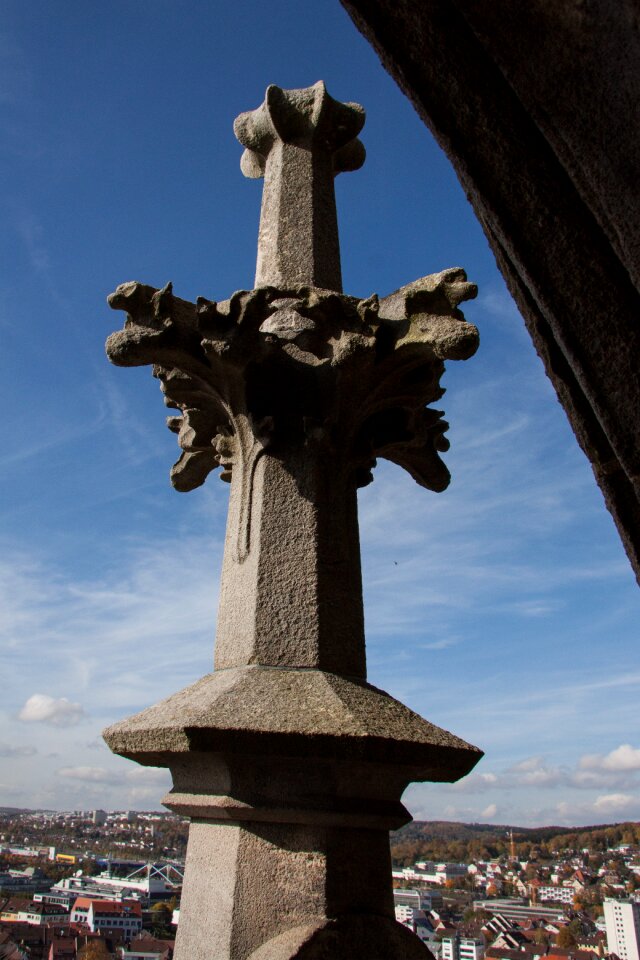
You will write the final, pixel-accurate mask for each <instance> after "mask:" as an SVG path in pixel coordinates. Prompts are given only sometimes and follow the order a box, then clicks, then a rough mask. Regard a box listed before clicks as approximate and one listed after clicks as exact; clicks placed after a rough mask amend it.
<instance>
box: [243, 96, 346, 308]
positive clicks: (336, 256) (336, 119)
mask: <svg viewBox="0 0 640 960" xmlns="http://www.w3.org/2000/svg"><path fill="white" fill-rule="evenodd" d="M363 123H364V111H363V109H362V107H360V106H359V105H358V104H351V103H349V104H345V103H339V102H338V101H336V100H334V99H333V98H332V97H330V96H329V94H328V93H327V91H326V88H325V86H324V84H323V83H321V82H320V83H316V84H315V85H314V86H313V87H309V88H307V89H305V90H281V89H280V88H279V87H276V86H271V87H269V88H268V89H267V92H266V95H265V100H264V103H263V104H262V105H261V106H260V107H258V108H257V110H253V111H251V112H249V113H243V114H241V115H240V116H239V117H238V119H237V120H236V122H235V127H234V129H235V132H236V136H237V137H238V139H239V140H240V142H241V143H242V144H243V145H244V146H245V147H246V150H245V153H244V155H243V158H242V164H241V166H242V170H243V173H244V174H245V175H246V176H248V177H262V176H264V190H263V194H262V209H261V213H260V230H259V234H258V259H257V266H256V279H255V285H256V287H265V286H274V287H281V288H283V287H292V286H302V285H308V286H315V287H320V288H324V289H326V290H337V291H341V290H342V276H341V270H340V244H339V240H338V219H337V214H336V201H335V192H334V186H333V179H334V176H335V175H336V174H337V173H340V172H341V171H342V170H355V169H357V167H359V166H361V164H362V163H363V162H364V147H363V146H362V144H361V143H360V142H359V141H358V140H356V139H355V137H356V134H357V133H358V132H359V131H360V129H361V127H362V125H363Z"/></svg>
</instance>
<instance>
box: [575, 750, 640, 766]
mask: <svg viewBox="0 0 640 960" xmlns="http://www.w3.org/2000/svg"><path fill="white" fill-rule="evenodd" d="M579 766H580V769H581V770H611V771H615V772H618V771H620V772H622V771H632V770H640V749H638V748H637V747H632V746H631V744H629V743H623V744H621V745H620V746H619V747H616V749H615V750H612V751H611V752H610V753H607V754H601V753H589V754H586V755H585V756H583V757H581V758H580V763H579Z"/></svg>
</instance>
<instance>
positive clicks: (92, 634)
mask: <svg viewBox="0 0 640 960" xmlns="http://www.w3.org/2000/svg"><path fill="white" fill-rule="evenodd" d="M3 13H4V17H3V26H2V28H1V31H0V89H1V91H2V92H1V93H0V112H1V116H2V140H1V147H0V152H1V158H2V165H3V167H4V171H3V176H2V177H1V178H0V181H1V182H2V184H3V186H2V187H1V188H0V191H1V193H0V205H1V210H2V221H3V223H4V230H3V231H2V235H1V236H0V257H1V262H2V264H3V270H2V272H1V274H0V284H1V287H0V289H1V292H2V302H1V305H0V336H1V339H2V344H3V346H2V352H1V359H0V364H1V365H2V382H3V387H4V396H5V398H6V399H5V431H4V443H3V445H2V449H1V451H0V463H1V465H2V470H1V471H0V484H1V492H0V504H1V506H0V510H1V512H2V521H3V522H2V526H1V533H0V540H1V542H2V546H3V550H2V553H1V554H0V592H1V596H2V611H3V613H2V622H1V623H0V637H1V638H2V639H1V642H2V651H3V653H2V665H3V670H2V675H3V697H2V701H1V703H0V804H5V805H24V806H47V807H57V808H61V809H65V808H93V807H97V806H101V807H108V808H122V807H137V808H141V809H144V808H147V809H148V808H151V807H154V806H157V804H158V801H159V798H160V797H161V796H162V793H163V791H164V788H165V786H166V785H167V775H166V773H165V772H164V771H157V770H148V769H143V768H139V767H136V766H135V765H134V764H131V763H129V762H127V761H124V760H121V759H120V758H116V757H112V756H111V755H110V754H109V752H108V751H107V750H106V748H105V747H104V745H102V743H101V740H100V731H101V729H102V728H103V727H105V726H107V725H108V724H110V723H112V722H113V721H115V720H117V719H119V718H122V717H124V716H126V715H128V714H130V713H132V712H135V711H137V710H139V709H141V708H142V707H144V706H146V705H148V704H150V703H153V702H155V701H157V700H158V699H160V698H161V697H163V696H166V695H168V694H169V693H172V692H174V691H176V690H177V689H179V688H180V687H181V686H185V685H186V684H188V683H190V682H192V681H193V680H195V679H197V678H198V677H199V676H201V675H202V674H203V673H205V672H207V671H208V670H210V668H211V658H212V645H213V637H214V629H215V614H216V605H217V590H218V578H219V572H220V562H221V555H222V542H223V537H224V523H225V516H226V502H227V496H228V488H227V487H226V485H223V484H221V483H220V482H219V480H218V479H217V477H216V475H215V474H214V475H212V476H211V477H210V478H209V480H208V482H207V484H206V485H205V486H204V487H203V488H201V489H199V490H197V491H194V492H193V493H190V494H188V495H182V494H178V493H176V492H174V491H173V490H172V488H171V487H170V484H169V481H168V471H169V467H170V465H171V463H172V462H173V461H174V459H175V458H176V454H177V449H176V445H175V437H174V436H173V435H172V434H170V433H169V432H168V431H167V430H166V428H165V427H164V416H165V411H164V408H163V406H162V402H161V397H160V395H159V392H158V386H157V383H156V381H154V380H153V379H152V378H151V376H150V373H149V371H148V370H147V369H140V370H121V369H116V368H114V367H111V366H110V365H109V364H108V362H107V360H106V359H105V356H104V349H103V343H104V340H105V338H106V336H107V335H108V334H109V333H110V332H111V331H112V330H115V329H117V328H119V327H120V325H121V321H122V316H121V314H116V313H112V312H111V311H110V310H109V309H108V307H107V306H106V303H105V297H106V296H107V294H108V293H110V292H111V291H112V290H113V289H115V287H116V286H117V285H118V284H119V283H121V282H124V281H127V280H131V279H136V280H141V281H144V282H146V283H150V284H152V285H154V286H158V287H159V286H162V285H164V284H165V283H166V282H167V281H168V280H172V281H173V283H174V290H175V292H176V293H177V294H178V295H179V296H181V297H184V298H185V299H191V300H194V299H195V298H196V297H197V296H199V295H202V296H207V297H210V298H212V299H224V298H225V297H228V296H229V295H230V294H231V293H232V292H233V291H234V290H236V289H240V288H247V287H250V286H251V285H252V283H253V274H254V268H255V252H256V238H257V225H258V216H259V204H260V193H261V182H260V181H249V180H245V179H244V178H243V177H242V175H241V173H240V169H239V159H240V154H241V148H240V146H239V144H238V143H237V142H236V140H235V138H234V136H233V133H232V122H233V119H234V117H235V116H236V115H237V114H238V113H240V112H242V111H244V110H248V109H252V108H254V107H256V106H257V105H258V104H259V103H260V102H261V100H262V98H263V95H264V90H265V88H266V86H267V85H268V84H269V83H272V82H273V83H277V84H279V85H280V86H284V87H297V86H307V85H309V84H311V83H313V82H315V81H316V80H318V79H324V80H325V82H326V83H327V86H328V89H329V91H330V93H331V94H332V95H333V96H334V97H336V98H339V99H342V100H355V101H357V102H360V103H362V104H363V105H364V107H365V108H366V110H367V123H366V125H365V128H364V131H363V134H362V139H363V141H364V143H365V145H366V148H367V153H368V157H367V161H366V163H365V166H364V167H363V168H362V169H361V170H360V171H358V172H356V173H351V174H344V175H342V176H341V177H339V178H338V181H337V196H338V206H339V218H340V231H341V244H342V263H343V276H344V286H345V291H346V292H348V293H350V294H353V295H359V296H367V295H368V294H370V293H371V292H373V291H376V292H378V293H380V294H387V293H389V292H391V291H392V290H394V289H396V288H397V287H399V286H401V285H403V284H405V283H407V282H409V281H411V280H413V279H415V278H417V277H420V276H423V275H425V274H428V273H432V272H435V271H438V270H441V269H444V268H446V267H451V266H457V265H461V266H464V267H465V268H466V270H467V272H468V274H469V277H470V279H472V280H474V281H475V282H477V283H478V285H479V287H480V295H479V297H478V299H477V300H476V301H475V302H473V303H471V304H467V305H466V310H465V312H466V315H467V317H468V318H469V319H470V320H472V321H473V322H475V323H477V325H478V326H479V328H480V333H481V347H480V350H479V352H478V354H477V355H476V357H474V358H473V359H471V360H470V361H468V362H466V363H462V364H452V365H450V367H449V369H448V371H447V373H446V375H445V379H444V385H445V386H446V387H447V393H446V395H445V398H444V400H443V405H444V408H445V410H446V415H447V419H448V420H449V422H450V424H451V428H450V431H449V438H450V440H451V443H452V448H451V450H450V452H449V453H448V454H447V455H446V461H447V464H448V466H449V467H450V469H451V472H452V475H453V480H452V484H451V486H450V488H449V489H448V490H447V491H446V492H445V493H444V494H439V495H436V494H431V493H429V492H426V491H424V490H422V489H420V488H418V487H417V486H416V485H415V483H414V482H413V481H412V480H411V478H410V477H409V476H408V475H406V474H403V473H402V472H401V471H400V470H399V469H398V468H396V467H395V466H393V465H391V464H386V463H381V464H380V465H379V467H378V469H377V472H376V479H375V482H374V483H373V484H372V485H371V486H370V487H368V488H366V489H365V490H363V491H362V492H361V495H360V517H361V534H362V551H363V574H364V586H365V605H366V607H365V610H366V621H367V637H368V660H369V676H370V679H371V681H372V682H373V683H375V684H377V685H379V686H381V687H383V688H384V689H386V690H388V691H389V692H390V693H392V694H393V695H394V696H397V697H398V698H399V699H401V700H403V701H404V702H406V703H407V704H408V705H410V706H411V707H412V708H414V709H415V710H417V711H418V712H420V713H421V714H422V715H423V716H426V717H427V718H428V719H430V720H432V721H433V722H435V723H438V724H440V725H442V726H444V727H446V728H448V729H450V730H452V731H453V732H455V733H457V734H459V735H460V736H463V737H465V738H466V739H468V740H470V741H471V742H473V743H475V744H477V745H478V746H480V747H482V748H483V749H484V751H485V753H486V756H485V758H484V760H482V761H481V763H480V764H479V766H478V767H477V770H476V772H475V773H474V774H472V775H471V777H469V778H467V779H466V780H465V781H462V782H461V783H460V784H458V785H454V786H442V785H438V786H432V785H414V786H412V787H410V788H409V790H408V791H407V794H406V797H405V800H406V803H407V805H408V806H409V808H410V809H411V811H412V812H413V813H414V815H415V816H417V817H421V818H438V819H439V818H445V819H459V820H483V821H487V822H497V823H505V822H509V823H514V824H521V825H526V824H541V823H557V824H583V823H594V822H598V823H603V822H609V821H615V820H620V819H625V818H636V819H637V818H640V799H639V798H638V789H637V788H638V783H639V781H640V731H639V729H638V712H637V702H638V694H639V688H640V665H638V660H637V654H636V650H637V640H638V623H640V600H639V596H638V590H637V586H636V583H635V580H634V578H633V575H632V573H631V570H630V567H629V564H628V562H627V560H626V557H625V555H624V552H623V550H622V547H621V545H620V542H619V540H618V537H617V534H616V531H615V528H614V526H613V522H612V521H611V518H610V517H609V514H608V513H607V511H606V510H605V507H604V505H603V501H602V497H601V494H600V492H599V490H598V488H597V486H596V484H595V481H594V480H593V476H592V473H591V469H590V467H589V464H588V463H587V461H586V459H585V458H584V456H583V454H582V453H581V451H580V450H579V448H578V446H577V444H576V442H575V440H574V438H573V435H572V433H571V431H570V429H569V427H568V425H567V422H566V418H565V415H564V413H563V411H562V409H561V407H560V406H559V405H558V403H557V401H556V399H555V394H554V393H553V390H552V388H551V386H550V384H549V383H548V381H547V380H546V378H545V375H544V372H543V369H542V365H541V363H540V361H539V359H538V358H537V357H536V355H535V353H534V351H533V348H532V346H531V343H530V341H529V339H528V336H527V334H526V332H525V330H524V325H523V322H522V320H521V318H520V317H519V315H518V312H517V310H516V309H515V307H514V305H513V303H512V301H511V300H510V298H509V295H508V294H507V292H506V290H505V287H504V284H503V281H502V279H501V277H500V275H499V273H498V272H497V270H496V267H495V263H494V259H493V256H492V254H491V251H490V250H489V248H488V246H487V243H486V241H485V239H484V236H483V234H482V231H481V229H480V227H479V225H478V223H477V222H476V220H475V218H474V216H473V214H472V211H471V208H470V207H469V205H468V203H467V200H466V198H465V196H464V193H463V191H462V190H461V188H460V186H459V184H458V182H457V180H456V178H455V176H454V174H453V172H452V171H451V169H450V167H449V165H448V162H447V161H446V159H445V157H444V156H443V154H442V153H441V152H440V150H439V149H438V147H437V146H436V145H435V143H434V141H433V140H432V138H431V136H430V134H429V133H428V131H427V130H426V129H425V127H424V126H423V125H422V124H421V123H420V121H419V120H418V118H417V116H416V115H415V113H414V111H413V109H412V107H411V105H410V104H409V103H408V101H407V100H405V98H404V97H403V96H402V95H401V93H400V92H399V91H398V89H397V88H396V87H395V85H394V83H393V82H392V81H391V79H390V78H389V77H388V76H387V74H386V73H385V71H384V70H383V69H382V67H381V66H380V64H379V63H378V60H377V58H376V56H375V54H374V53H373V52H372V50H371V49H370V48H369V47H368V45H367V44H366V43H365V42H364V40H363V39H362V38H361V37H360V35H359V34H358V33H357V32H356V30H355V28H354V27H353V26H352V24H351V22H350V20H349V19H348V17H347V16H346V14H345V13H344V11H343V10H342V8H341V7H340V5H339V4H338V3H337V0H314V3H304V2H303V3H293V2H290V0H289V2H285V0H272V2H271V3H270V4H268V5H267V4H258V3H253V2H246V3H239V4H236V5H231V4H227V3H224V4H223V3H215V2H214V3H212V2H210V0H209V2H204V0H202V2H201V0H190V2H183V0H126V2H124V0H114V2H111V3H110V4H108V5H105V4H102V3H97V2H95V0H82V2H80V0H65V3H63V4H56V5H53V6H52V5H51V4H50V3H47V2H45V0H31V2H30V3H28V4H25V3H24V2H17V0H5V3H4V4H3Z"/></svg>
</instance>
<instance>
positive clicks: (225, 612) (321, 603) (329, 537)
mask: <svg viewBox="0 0 640 960" xmlns="http://www.w3.org/2000/svg"><path fill="white" fill-rule="evenodd" d="M310 447H311V449H308V448H307V449H305V448H304V447H303V449H302V450H297V451H295V450H294V451H293V453H292V452H290V451H287V456H286V458H283V459H281V458H279V457H276V456H273V455H272V454H271V453H269V452H268V451H267V452H264V453H263V455H262V456H261V457H260V458H259V459H258V461H257V463H256V464H255V467H254V468H253V476H252V481H251V489H250V490H248V491H247V489H246V477H245V475H244V473H243V472H241V471H240V470H237V471H236V470H234V472H233V476H232V480H231V497H230V501H229V517H228V521H227V538H226V543H225V553H224V563H223V573H222V582H221V588H220V604H219V611H218V626H217V630H216V653H215V668H216V669H222V668H225V667H237V666H242V665H244V664H261V665H264V666H281V667H284V666H286V667H306V668H310V667H316V668H318V669H320V670H328V671H330V672H333V673H341V674H346V675H350V676H355V677H362V678H363V679H364V677H365V676H366V666H365V642H364V615H363V608H362V583H361V576H360V544H359V538H358V518H357V499H356V483H355V478H354V476H353V471H335V472H334V471H328V470H327V464H326V462H324V461H325V459H326V455H323V452H322V450H320V451H318V450H316V451H314V450H313V443H311V444H310ZM336 474H337V475H336Z"/></svg>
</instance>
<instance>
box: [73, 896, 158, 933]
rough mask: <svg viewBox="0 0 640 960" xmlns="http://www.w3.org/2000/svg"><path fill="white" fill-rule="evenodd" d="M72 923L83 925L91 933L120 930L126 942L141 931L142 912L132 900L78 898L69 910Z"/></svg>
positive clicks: (138, 905)
mask: <svg viewBox="0 0 640 960" xmlns="http://www.w3.org/2000/svg"><path fill="white" fill-rule="evenodd" d="M71 922H72V923H85V924H86V925H87V926H88V927H89V930H91V932H92V933H99V932H100V931H103V930H122V931H123V933H124V936H125V939H126V940H131V938H132V937H133V936H134V934H136V933H140V931H141V930H142V910H141V908H140V904H139V903H137V902H135V901H134V900H128V901H118V900H89V899H88V898H87V897H78V899H77V900H76V902H75V903H74V905H73V909H72V910H71Z"/></svg>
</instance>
